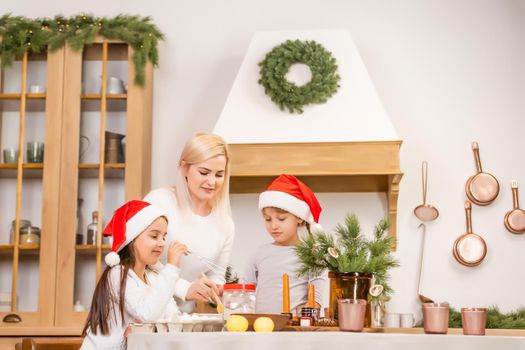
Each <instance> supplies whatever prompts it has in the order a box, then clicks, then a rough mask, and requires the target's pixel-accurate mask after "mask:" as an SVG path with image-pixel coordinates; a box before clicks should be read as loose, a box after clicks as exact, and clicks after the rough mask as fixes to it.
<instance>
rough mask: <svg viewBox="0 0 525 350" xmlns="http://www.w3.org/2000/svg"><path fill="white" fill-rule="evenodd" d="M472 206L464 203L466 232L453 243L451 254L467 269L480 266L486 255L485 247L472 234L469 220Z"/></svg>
mask: <svg viewBox="0 0 525 350" xmlns="http://www.w3.org/2000/svg"><path fill="white" fill-rule="evenodd" d="M471 210H472V205H471V204H470V202H469V201H465V213H466V216H467V232H466V233H464V234H463V235H461V236H459V237H458V238H457V239H456V241H455V242H454V246H453V248H452V253H453V255H454V258H455V259H456V260H457V261H458V262H459V263H460V264H461V265H464V266H467V267H474V266H478V265H479V264H481V262H482V261H483V259H485V256H486V255H487V245H486V244H485V241H484V240H483V238H481V236H479V235H477V234H475V233H473V232H472V219H471Z"/></svg>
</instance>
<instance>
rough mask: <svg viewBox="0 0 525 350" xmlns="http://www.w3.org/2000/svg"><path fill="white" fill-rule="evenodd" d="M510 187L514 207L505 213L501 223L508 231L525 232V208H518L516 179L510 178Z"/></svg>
mask: <svg viewBox="0 0 525 350" xmlns="http://www.w3.org/2000/svg"><path fill="white" fill-rule="evenodd" d="M511 187H512V199H513V203H514V209H512V210H510V211H508V212H507V214H505V220H504V221H503V223H504V224H505V227H506V228H507V230H509V232H512V233H515V234H521V233H524V232H525V210H523V209H520V208H519V203H518V182H517V181H516V180H512V182H511Z"/></svg>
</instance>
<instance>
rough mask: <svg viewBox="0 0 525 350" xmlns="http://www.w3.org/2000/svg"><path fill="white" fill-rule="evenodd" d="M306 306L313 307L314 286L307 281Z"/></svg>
mask: <svg viewBox="0 0 525 350" xmlns="http://www.w3.org/2000/svg"><path fill="white" fill-rule="evenodd" d="M306 307H315V286H314V285H313V284H311V283H308V303H306Z"/></svg>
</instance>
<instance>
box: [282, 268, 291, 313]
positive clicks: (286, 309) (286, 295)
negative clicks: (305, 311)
mask: <svg viewBox="0 0 525 350" xmlns="http://www.w3.org/2000/svg"><path fill="white" fill-rule="evenodd" d="M283 313H290V281H289V280H288V275H287V274H283Z"/></svg>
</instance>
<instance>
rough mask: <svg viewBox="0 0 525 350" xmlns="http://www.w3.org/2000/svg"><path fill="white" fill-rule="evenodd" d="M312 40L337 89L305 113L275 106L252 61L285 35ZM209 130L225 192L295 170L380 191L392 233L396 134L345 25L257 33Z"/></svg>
mask: <svg viewBox="0 0 525 350" xmlns="http://www.w3.org/2000/svg"><path fill="white" fill-rule="evenodd" d="M295 39H299V40H315V41H316V42H318V43H320V44H321V45H323V46H324V47H325V49H327V50H328V51H330V52H331V53H332V55H333V56H334V58H335V59H336V61H337V64H338V67H339V75H340V76H341V82H340V85H341V86H340V88H339V90H338V92H337V93H336V94H335V95H334V96H332V97H331V98H330V99H329V100H328V101H327V102H326V103H324V104H319V105H308V106H305V108H304V113H303V114H290V113H288V112H287V111H281V110H280V109H279V107H278V106H277V105H275V104H274V103H273V102H272V101H271V99H270V98H269V97H268V96H266V95H265V93H264V89H263V87H262V86H261V85H259V84H258V83H257V81H258V79H259V66H258V63H259V62H260V61H262V60H263V59H264V57H265V55H266V53H267V52H269V51H270V50H271V49H272V48H273V47H275V46H277V45H280V44H281V43H283V42H284V41H286V40H295ZM213 132H214V133H217V134H219V135H221V136H222V137H224V139H225V140H226V141H227V142H228V144H229V147H230V153H231V176H232V177H231V192H232V193H257V192H260V191H262V190H264V189H265V188H266V186H267V185H268V184H269V183H270V181H271V180H272V179H274V178H275V177H276V176H278V175H280V174H282V173H287V174H293V175H296V176H297V177H299V178H300V179H301V180H302V181H304V182H305V183H306V184H308V186H310V187H311V188H312V189H313V190H314V191H315V192H385V193H386V194H387V202H388V203H387V204H388V215H387V216H388V219H389V220H390V223H391V227H390V229H389V234H390V235H392V236H395V234H396V218H397V198H398V192H399V182H400V181H401V177H402V175H403V174H402V172H401V169H400V164H399V150H400V147H401V140H400V139H399V137H398V135H397V132H396V131H395V129H394V126H393V125H392V123H391V121H390V118H389V117H388V115H387V113H386V112H385V110H384V108H383V105H382V104H381V101H380V100H379V97H378V96H377V93H376V91H375V89H374V86H373V84H372V81H371V80H370V77H369V75H368V72H367V70H366V67H365V66H364V64H363V62H362V60H361V58H360V56H359V54H358V51H357V48H356V47H355V44H354V42H353V40H352V38H351V36H350V33H349V32H348V31H347V30H316V31H269V32H268V31H267V32H257V33H255V35H254V37H253V38H252V41H251V43H250V46H249V48H248V51H247V54H246V56H245V58H244V60H243V62H242V65H241V67H240V69H239V72H238V74H237V77H236V79H235V81H234V83H233V86H232V89H231V91H230V93H229V95H228V98H227V100H226V103H225V105H224V108H223V110H222V113H221V115H220V117H219V119H218V121H217V123H216V125H215V128H214V131H213Z"/></svg>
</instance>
